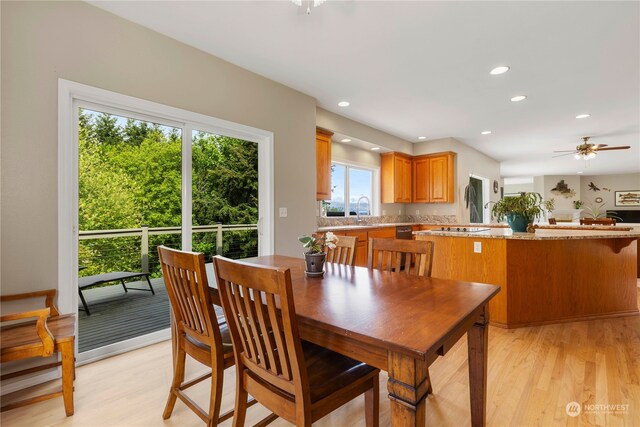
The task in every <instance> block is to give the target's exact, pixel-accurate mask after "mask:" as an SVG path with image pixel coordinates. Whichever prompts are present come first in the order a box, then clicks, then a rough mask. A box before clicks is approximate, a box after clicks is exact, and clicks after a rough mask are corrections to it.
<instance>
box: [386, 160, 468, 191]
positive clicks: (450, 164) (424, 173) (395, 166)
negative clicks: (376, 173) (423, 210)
mask: <svg viewBox="0 0 640 427" xmlns="http://www.w3.org/2000/svg"><path fill="white" fill-rule="evenodd" d="M455 156H456V153H454V152H451V151H446V152H443V153H434V154H425V155H423V156H416V157H411V156H408V155H406V154H402V153H385V154H381V155H380V159H381V160H380V175H381V200H382V203H412V202H413V203H453V202H454V197H455V192H454V168H455V167H454V160H455Z"/></svg>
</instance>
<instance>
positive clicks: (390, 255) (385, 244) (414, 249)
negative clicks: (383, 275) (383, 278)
mask: <svg viewBox="0 0 640 427" xmlns="http://www.w3.org/2000/svg"><path fill="white" fill-rule="evenodd" d="M432 262H433V242H431V241H427V240H404V239H385V238H371V239H369V253H368V258H367V266H368V267H369V268H375V269H378V270H388V271H394V272H403V273H406V274H415V275H418V276H425V277H430V276H431V264H432Z"/></svg>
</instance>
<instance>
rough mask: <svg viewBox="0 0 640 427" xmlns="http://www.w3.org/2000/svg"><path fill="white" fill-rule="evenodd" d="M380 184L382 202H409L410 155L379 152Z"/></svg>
mask: <svg viewBox="0 0 640 427" xmlns="http://www.w3.org/2000/svg"><path fill="white" fill-rule="evenodd" d="M380 184H381V185H380V200H381V202H382V203H411V156H408V155H406V154H403V153H384V154H381V155H380Z"/></svg>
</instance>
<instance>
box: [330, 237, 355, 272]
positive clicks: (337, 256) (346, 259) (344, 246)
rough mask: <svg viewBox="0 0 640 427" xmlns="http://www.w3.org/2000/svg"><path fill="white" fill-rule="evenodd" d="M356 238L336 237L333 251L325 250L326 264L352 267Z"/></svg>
mask: <svg viewBox="0 0 640 427" xmlns="http://www.w3.org/2000/svg"><path fill="white" fill-rule="evenodd" d="M357 240H358V239H357V238H356V237H355V236H338V242H337V243H336V248H335V249H329V248H325V252H326V253H327V262H334V263H336V264H345V265H353V262H354V261H355V254H356V243H357Z"/></svg>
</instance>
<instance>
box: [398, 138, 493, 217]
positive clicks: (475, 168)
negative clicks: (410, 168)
mask: <svg viewBox="0 0 640 427" xmlns="http://www.w3.org/2000/svg"><path fill="white" fill-rule="evenodd" d="M441 151H453V152H455V153H457V155H456V161H455V165H456V166H455V168H456V174H455V176H456V178H455V181H456V182H455V203H432V204H409V205H407V207H406V212H407V214H415V212H416V210H420V214H427V215H456V216H457V217H458V221H461V222H467V221H469V210H468V209H467V208H466V207H465V203H464V189H465V187H466V186H467V184H468V183H469V175H470V174H473V175H477V176H480V177H483V178H488V179H489V180H490V187H491V188H490V190H489V193H490V200H491V201H497V200H499V199H500V192H498V193H494V192H493V181H494V180H497V181H498V182H500V163H499V162H497V161H496V160H494V159H492V158H491V157H489V156H487V155H485V154H482V153H481V152H479V151H477V150H475V149H473V148H471V147H469V146H468V145H465V144H463V143H461V142H460V141H458V140H456V139H454V138H442V139H437V140H432V141H425V142H420V143H417V144H415V145H414V147H413V155H414V156H419V155H421V154H429V153H438V152H441Z"/></svg>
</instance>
